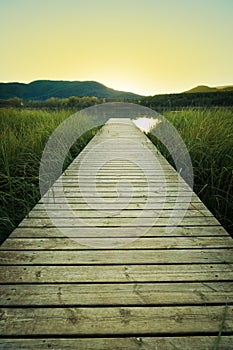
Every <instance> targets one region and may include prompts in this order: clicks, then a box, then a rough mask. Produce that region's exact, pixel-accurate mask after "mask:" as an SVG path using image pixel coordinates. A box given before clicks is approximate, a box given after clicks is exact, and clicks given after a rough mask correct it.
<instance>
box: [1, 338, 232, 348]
mask: <svg viewBox="0 0 233 350" xmlns="http://www.w3.org/2000/svg"><path fill="white" fill-rule="evenodd" d="M216 338H217V336H208V335H206V336H182V337H177V336H176V337H171V336H170V337H159V336H157V337H156V336H155V337H145V336H142V337H140V336H137V335H136V336H135V337H117V338H114V337H111V338H106V337H105V338H104V337H103V338H78V339H76V338H59V339H57V338H49V339H47V338H41V337H40V338H36V339H33V338H32V339H12V338H7V339H1V338H0V347H1V346H4V347H3V349H5V350H12V349H19V350H21V349H24V350H25V349H33V350H39V349H41V350H45V349H46V350H47V349H59V350H60V349H64V350H67V349H72V350H73V349H77V346H78V349H79V350H148V349H151V350H154V349H159V350H160V349H161V350H174V349H182V350H190V349H194V346H195V349H196V350H197V349H198V350H213V348H214V344H215V341H216ZM218 350H233V336H224V335H223V336H222V337H221V341H220V344H219V347H218Z"/></svg>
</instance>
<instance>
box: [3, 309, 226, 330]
mask: <svg viewBox="0 0 233 350" xmlns="http://www.w3.org/2000/svg"><path fill="white" fill-rule="evenodd" d="M224 309H225V307H224V306H204V307H201V306H183V307H181V306H175V307H169V306H167V307H164V306H161V307H153V306H150V307H143V306H142V307H105V308H101V307H96V308H82V307H80V308H76V307H68V308H50V309H46V308H1V311H0V312H1V321H0V322H1V326H2V327H1V328H2V335H4V336H9V335H18V334H20V335H22V336H23V335H32V334H33V335H51V334H52V335H59V336H60V337H62V336H63V335H71V334H72V335H82V334H85V335H86V334H87V335H88V334H96V335H98V334H99V335H102V336H103V334H106V335H107V334H109V335H113V334H125V335H127V334H129V335H132V334H135V335H137V334H148V335H149V334H155V333H156V334H157V335H162V334H167V333H169V334H177V333H178V334H187V333H192V334H193V333H198V335H200V334H206V333H208V332H215V333H216V334H217V333H218V331H219V329H220V326H221V321H222V319H223V315H224ZM232 312H233V307H232V306H229V310H228V313H227V316H226V321H225V326H224V332H225V333H230V332H232V331H233V318H232ZM48 319H49V322H48Z"/></svg>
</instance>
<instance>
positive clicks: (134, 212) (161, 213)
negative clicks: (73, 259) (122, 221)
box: [28, 205, 212, 219]
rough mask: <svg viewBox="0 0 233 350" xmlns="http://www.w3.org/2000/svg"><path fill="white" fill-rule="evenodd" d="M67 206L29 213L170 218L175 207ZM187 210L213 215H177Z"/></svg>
mask: <svg viewBox="0 0 233 350" xmlns="http://www.w3.org/2000/svg"><path fill="white" fill-rule="evenodd" d="M64 207H65V208H67V209H68V210H67V209H66V210H63V209H59V210H57V209H53V210H50V211H49V212H46V211H38V210H32V211H31V212H30V213H29V214H28V218H37V219H43V218H49V217H57V216H58V217H60V218H67V217H68V218H70V217H72V216H74V217H75V216H77V217H78V218H98V217H100V218H101V217H102V218H110V217H114V218H117V219H118V218H137V217H138V216H139V215H140V218H147V217H148V218H157V217H162V218H170V216H171V215H172V214H174V213H173V209H166V210H163V208H162V207H160V208H159V209H157V210H156V209H150V210H148V209H144V210H138V209H128V210H124V209H122V210H120V209H119V210H117V208H116V209H115V210H114V209H112V211H111V209H109V208H108V209H106V210H105V211H102V210H99V209H100V208H98V205H97V206H96V207H97V208H96V209H92V208H89V209H86V210H79V209H77V210H71V208H69V206H68V205H63V208H64ZM69 209H70V210H69ZM184 212H185V218H195V217H198V218H199V217H200V216H205V217H212V215H211V214H210V212H209V211H208V210H206V209H202V210H195V209H192V210H186V211H185V209H184V210H182V209H180V210H179V209H177V210H176V211H175V213H176V215H177V217H179V216H182V214H183V213H184Z"/></svg>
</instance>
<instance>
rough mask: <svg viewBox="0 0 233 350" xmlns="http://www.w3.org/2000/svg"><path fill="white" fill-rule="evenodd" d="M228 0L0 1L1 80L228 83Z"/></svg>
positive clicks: (172, 87)
mask: <svg viewBox="0 0 233 350" xmlns="http://www.w3.org/2000/svg"><path fill="white" fill-rule="evenodd" d="M232 13H233V1H232V0H223V1H219V0H205V1H203V0H196V1H193V0H164V1H161V0H144V1H142V0H138V1H137V2H135V1H133V0H118V1H113V0H112V1H111V0H99V1H98V2H92V1H90V0H87V1H81V0H66V1H64V0H40V1H31V0H20V1H18V0H11V1H0V31H1V36H0V45H1V58H0V62H1V64H0V81H1V82H25V83H28V82H31V81H34V80H70V81H77V80H78V81H87V80H89V81H90V80H92V81H93V80H94V81H98V82H99V83H102V84H104V85H106V86H108V87H110V88H113V89H116V90H122V91H129V92H134V93H138V94H142V95H155V94H160V93H175V92H183V91H187V90H189V89H191V88H193V87H195V86H197V85H208V86H221V85H232V84H233V45H232V43H231V41H232V39H231V38H232V37H233V21H232Z"/></svg>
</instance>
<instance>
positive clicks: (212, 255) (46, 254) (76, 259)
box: [0, 240, 233, 265]
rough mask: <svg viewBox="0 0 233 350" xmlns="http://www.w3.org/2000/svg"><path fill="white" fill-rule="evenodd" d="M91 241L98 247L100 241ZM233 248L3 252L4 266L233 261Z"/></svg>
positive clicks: (2, 261) (0, 261)
mask: <svg viewBox="0 0 233 350" xmlns="http://www.w3.org/2000/svg"><path fill="white" fill-rule="evenodd" d="M87 241H88V243H89V244H93V245H94V246H96V244H97V243H96V242H93V241H92V242H90V241H89V240H87ZM232 254H233V249H188V250H185V249H165V250H162V249H154V250H145V249H144V250H143V249H140V250H138V249H135V250H132V249H128V250H124V249H121V250H120V249H118V250H116V249H112V250H111V249H108V250H94V251H93V250H87V249H86V250H34V251H21V250H19V251H15V250H13V251H12V250H7V251H1V259H0V264H1V265H17V264H24V265H37V264H40V265H45V264H52V265H57V264H59V265H60V264H62V265H69V264H77V265H82V264H83V265H88V264H91V265H96V264H113V265H114V264H116V265H118V264H171V263H173V264H176V263H179V264H198V263H206V264H208V263H224V261H226V262H228V263H229V264H232Z"/></svg>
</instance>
